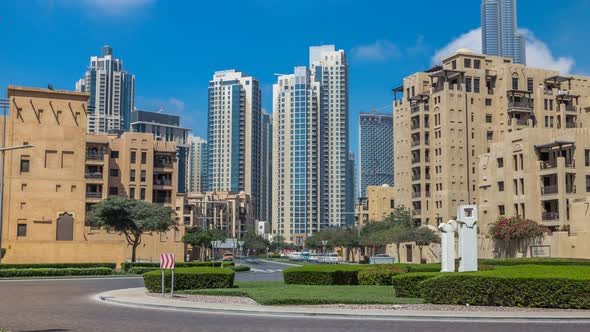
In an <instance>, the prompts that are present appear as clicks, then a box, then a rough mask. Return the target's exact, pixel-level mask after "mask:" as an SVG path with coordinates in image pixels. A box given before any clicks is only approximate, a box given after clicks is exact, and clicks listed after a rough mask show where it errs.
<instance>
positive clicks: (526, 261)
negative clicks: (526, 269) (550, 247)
mask: <svg viewBox="0 0 590 332" xmlns="http://www.w3.org/2000/svg"><path fill="white" fill-rule="evenodd" d="M479 264H480V265H482V264H484V265H491V266H515V265H531V264H534V265H559V266H590V259H575V258H508V259H506V258H496V259H480V260H479Z"/></svg>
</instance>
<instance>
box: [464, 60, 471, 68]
mask: <svg viewBox="0 0 590 332" xmlns="http://www.w3.org/2000/svg"><path fill="white" fill-rule="evenodd" d="M463 66H465V68H471V59H464V60H463Z"/></svg>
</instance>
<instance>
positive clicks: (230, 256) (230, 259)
mask: <svg viewBox="0 0 590 332" xmlns="http://www.w3.org/2000/svg"><path fill="white" fill-rule="evenodd" d="M223 260H224V261H228V262H233V261H234V255H233V254H231V253H225V254H223Z"/></svg>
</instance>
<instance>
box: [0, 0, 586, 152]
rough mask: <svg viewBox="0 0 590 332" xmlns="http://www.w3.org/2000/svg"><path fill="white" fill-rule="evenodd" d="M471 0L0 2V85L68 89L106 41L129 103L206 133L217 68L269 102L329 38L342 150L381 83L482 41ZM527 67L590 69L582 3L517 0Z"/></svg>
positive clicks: (385, 105) (387, 86)
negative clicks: (131, 77) (338, 84)
mask: <svg viewBox="0 0 590 332" xmlns="http://www.w3.org/2000/svg"><path fill="white" fill-rule="evenodd" d="M479 6H480V1H479V0H454V1H403V2H402V1H369V0H363V1H348V0H339V1H333V0H325V1H320V0H309V1H308V0H297V1H278V0H258V1H255V0H252V1H246V0H242V1H232V0H224V1H163V0H160V1H158V0H44V1H42V0H38V1H35V0H19V1H16V0H12V1H10V0H3V1H2V2H1V3H0V37H1V40H2V44H1V45H2V46H0V50H1V51H0V87H2V88H5V87H6V86H7V85H9V84H14V85H25V86H37V87H44V86H46V85H47V84H48V83H51V84H53V85H54V87H55V88H57V89H74V87H75V81H76V80H78V79H79V78H80V77H82V75H83V72H84V70H85V68H86V66H87V65H88V61H89V57H90V56H91V55H98V53H99V52H100V47H101V46H102V45H104V44H109V45H111V46H113V48H114V54H115V56H117V57H119V58H121V59H123V61H124V66H125V68H126V69H127V70H129V71H130V72H132V73H133V74H135V75H136V92H135V95H136V106H137V107H139V108H142V109H147V110H157V109H159V108H160V107H163V108H164V109H165V110H166V111H167V112H169V113H173V114H180V115H181V116H182V122H183V125H185V126H187V127H191V128H193V129H194V133H195V134H196V135H200V136H206V119H207V85H208V82H209V80H210V79H211V77H212V75H213V72H214V71H216V70H222V69H230V68H235V69H238V70H241V71H243V72H246V73H248V74H250V75H252V76H254V77H256V78H257V79H258V80H259V81H260V82H261V86H262V89H263V104H264V106H265V107H266V108H267V109H268V110H269V111H272V109H271V98H272V95H271V94H272V84H273V83H274V80H275V77H274V75H273V73H289V72H291V71H292V70H293V67H294V66H297V65H306V64H307V61H308V60H307V59H308V47H309V46H312V45H320V44H335V45H336V46H337V48H340V49H344V50H345V51H346V52H347V54H348V59H349V64H350V118H351V121H350V126H351V150H353V151H355V153H356V151H357V145H358V144H357V142H358V136H357V131H358V130H357V127H358V113H359V112H361V111H369V110H371V109H373V108H380V110H381V111H382V112H391V106H390V105H391V101H392V95H391V91H390V90H391V88H392V87H394V86H397V85H399V84H400V82H401V79H402V78H403V77H404V76H406V75H409V74H411V73H413V72H415V71H418V70H423V69H426V68H427V67H429V66H430V65H431V64H432V63H433V61H435V59H438V58H440V57H441V56H444V55H445V54H447V53H448V52H451V51H454V50H456V49H458V48H460V47H469V48H471V49H473V50H477V49H478V47H481V46H480V45H479V44H480V40H479V38H480V37H479V33H478V31H477V30H475V29H477V28H478V27H479V25H480V9H479ZM518 11H519V13H518V14H519V17H518V18H519V27H520V28H524V29H526V33H527V39H528V40H529V49H528V50H527V52H528V58H529V65H530V64H533V65H536V66H543V67H553V68H558V69H561V70H564V71H568V72H570V73H573V74H587V75H590V56H588V54H590V45H589V44H588V43H587V40H588V31H590V19H589V18H590V0H578V1H575V0H568V1H561V2H556V1H555V0H551V1H550V0H520V1H519V2H518Z"/></svg>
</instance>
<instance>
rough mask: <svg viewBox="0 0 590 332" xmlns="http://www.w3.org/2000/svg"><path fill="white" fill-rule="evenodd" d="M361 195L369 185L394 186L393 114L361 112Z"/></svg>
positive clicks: (364, 195) (364, 193)
mask: <svg viewBox="0 0 590 332" xmlns="http://www.w3.org/2000/svg"><path fill="white" fill-rule="evenodd" d="M359 138H360V142H359V151H360V178H361V188H360V189H361V190H360V195H361V197H366V195H367V187H368V186H380V185H382V184H387V185H389V186H392V187H393V184H394V182H393V116H392V115H391V114H380V113H375V112H373V113H361V114H360V116H359Z"/></svg>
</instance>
